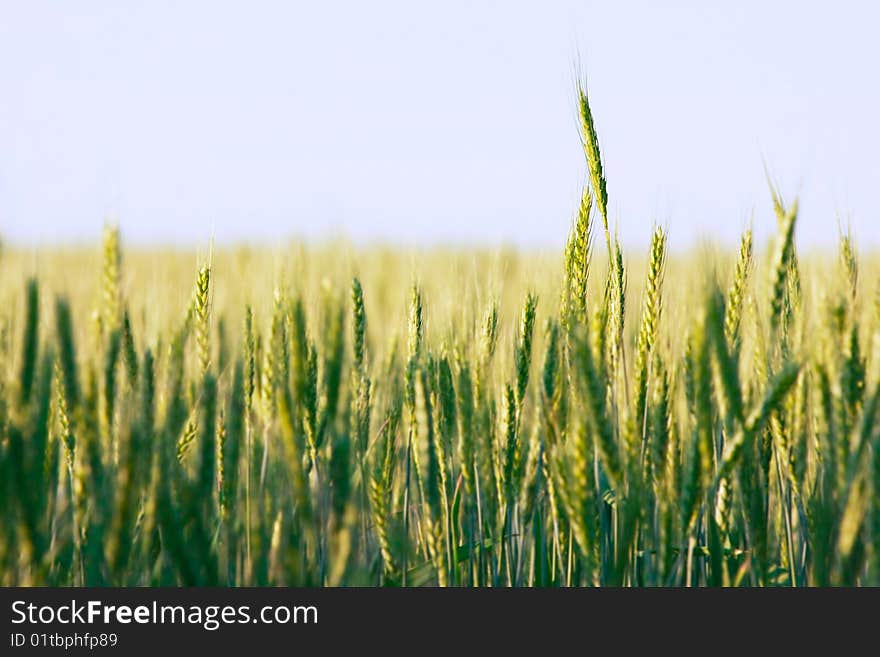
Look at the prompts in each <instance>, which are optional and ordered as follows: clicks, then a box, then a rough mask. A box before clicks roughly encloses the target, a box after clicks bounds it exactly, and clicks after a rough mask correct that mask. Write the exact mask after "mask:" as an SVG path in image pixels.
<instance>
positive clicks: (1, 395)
mask: <svg viewBox="0 0 880 657" xmlns="http://www.w3.org/2000/svg"><path fill="white" fill-rule="evenodd" d="M578 99H579V110H580V112H579V113H580V117H581V129H582V135H581V136H582V140H583V144H584V152H585V156H586V164H585V179H586V182H585V186H584V193H583V199H582V202H581V205H580V207H579V208H577V209H576V211H575V212H574V218H573V220H572V226H571V233H570V235H569V237H568V241H567V243H566V246H565V249H564V252H562V253H539V252H525V251H517V250H513V249H506V250H505V249H499V250H495V251H489V250H485V249H483V250H480V249H471V250H467V249H443V248H439V247H438V248H426V249H421V250H410V251H404V250H401V249H396V248H393V247H369V248H367V247H357V246H354V245H352V244H348V243H346V242H344V241H339V240H337V241H331V242H327V243H324V244H310V245H302V244H297V243H291V244H289V245H286V246H283V247H278V248H275V249H270V248H268V247H261V246H241V247H223V248H216V249H205V252H204V253H201V254H197V253H194V252H192V251H186V250H179V251H173V250H169V249H162V250H159V249H137V248H125V247H124V245H123V243H122V236H120V234H119V232H118V230H116V229H115V228H112V227H108V228H107V229H106V231H105V235H104V240H103V244H102V245H100V246H99V247H96V248H83V247H76V248H74V247H71V248H67V249H63V248H38V249H35V250H26V249H21V248H14V247H7V248H5V249H4V250H3V251H2V252H0V386H2V387H0V481H2V493H0V518H2V522H0V584H2V585H4V586H9V585H28V586H37V585H61V586H67V585H85V586H97V585H138V586H144V585H146V586H152V585H157V586H158V585H171V586H176V585H185V586H189V585H221V586H227V585H228V586H242V585H258V586H262V585H299V586H424V585H429V586H430V585H439V586H829V585H831V586H841V585H846V586H849V585H875V586H876V585H880V423H878V421H877V416H878V411H880V295H878V292H880V288H878V285H877V281H878V277H877V271H876V270H877V263H876V262H875V261H874V259H873V258H861V259H860V257H859V255H858V251H857V245H856V244H855V242H854V240H853V239H852V237H851V236H850V235H848V234H847V233H845V232H844V233H843V234H840V231H838V230H837V229H836V227H834V224H833V222H829V226H830V228H829V236H828V240H829V243H834V240H837V245H836V246H834V247H833V248H831V249H828V250H827V252H825V253H812V254H809V255H807V256H803V257H801V256H800V255H799V254H798V252H797V248H796V241H795V234H796V229H797V214H798V205H797V201H796V200H795V199H784V198H783V197H782V195H781V194H780V193H779V192H778V191H777V190H776V189H775V188H773V187H772V186H771V194H770V199H771V202H768V204H767V212H766V213H763V214H761V215H760V216H762V217H765V218H766V220H767V221H771V222H774V226H775V228H774V230H775V237H774V238H773V239H772V240H771V241H770V242H769V243H768V244H758V243H755V242H754V240H753V238H752V232H751V231H750V230H746V231H745V232H744V234H743V236H742V239H741V242H740V245H739V248H738V249H733V250H730V252H728V250H725V249H723V248H716V247H705V248H701V249H697V250H694V251H693V252H691V253H676V255H671V254H669V253H668V249H669V244H670V242H671V241H674V239H675V235H674V234H670V235H668V234H667V232H668V231H667V230H666V229H665V228H663V227H660V226H655V227H653V229H652V228H651V227H650V226H649V227H648V229H647V230H652V236H651V247H650V249H649V251H648V252H647V253H630V252H628V251H626V250H625V249H624V247H623V245H621V244H620V242H619V240H618V239H617V238H616V237H615V229H614V226H613V225H609V219H608V193H607V190H606V182H605V177H604V173H603V167H602V156H601V152H600V149H599V141H598V138H597V134H596V127H595V124H594V120H593V117H592V113H591V111H590V106H589V102H588V98H587V96H586V94H585V93H584V92H583V90H581V91H580V93H579V96H578Z"/></svg>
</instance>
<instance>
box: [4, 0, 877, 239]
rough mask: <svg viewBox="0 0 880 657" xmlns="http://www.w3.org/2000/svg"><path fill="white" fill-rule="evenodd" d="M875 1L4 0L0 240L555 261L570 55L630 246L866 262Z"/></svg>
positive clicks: (573, 151) (573, 144)
mask: <svg viewBox="0 0 880 657" xmlns="http://www.w3.org/2000/svg"><path fill="white" fill-rule="evenodd" d="M712 5H715V6H712ZM876 6H877V5H876V4H875V3H867V2H835V3H828V2H825V3H818V2H816V3H814V2H766V1H764V2H753V1H737V2H727V3H724V4H723V5H722V3H707V2H677V3H669V2H617V1H613V2H612V1H611V0H606V1H605V2H530V3H525V2H462V1H453V0H447V1H445V2H442V3H439V2H438V3H432V4H431V5H429V4H428V3H417V2H379V1H375V0H374V1H371V2H308V3H305V2H303V3H297V2H260V1H252V2H237V3H222V2H194V1H191V2H180V1H178V2H164V1H159V0H153V1H150V2H133V1H132V2H110V1H105V2H97V1H91V2H89V1H84V0H80V1H77V2H61V1H59V2H44V1H36V0H21V1H18V2H12V1H10V0H0V235H2V236H4V237H5V238H6V239H10V240H12V241H14V242H19V243H31V242H38V241H44V240H51V241H55V242H64V241H69V240H87V239H94V238H96V237H97V236H98V235H99V234H100V230H101V227H102V225H103V223H104V221H105V219H107V217H115V218H116V220H118V222H119V223H120V225H121V226H122V230H123V233H124V236H125V238H126V240H128V241H130V242H131V241H140V242H177V243H186V244H192V245H203V244H205V243H207V241H208V239H209V238H210V236H211V234H212V233H213V234H214V236H215V239H216V240H218V241H221V242H230V241H234V240H237V239H241V238H244V237H250V238H252V239H260V240H277V239H281V238H286V237H290V236H296V235H306V236H311V237H320V236H324V235H328V234H329V235H332V234H337V233H342V234H346V235H349V236H350V237H352V238H354V239H357V240H364V239H366V240H371V239H380V240H399V241H402V242H405V243H413V242H418V243H430V242H434V241H444V242H449V241H452V242H462V241H466V242H478V243H500V242H511V243H515V244H520V245H528V244H538V245H542V246H555V245H559V244H561V243H562V242H563V240H564V238H565V234H566V232H567V229H568V226H569V221H570V218H571V213H572V209H573V208H574V207H575V205H576V202H577V198H578V193H579V188H580V185H581V184H582V181H583V179H584V169H585V163H584V159H583V154H582V151H581V150H580V144H579V141H578V136H577V131H576V121H575V110H574V91H573V89H574V84H573V81H574V68H575V62H576V61H577V60H579V61H580V69H581V70H582V71H583V72H584V73H585V74H586V75H587V76H588V82H589V85H588V86H589V90H590V94H591V98H592V104H593V110H594V115H595V117H596V121H597V125H598V130H599V138H600V143H601V146H602V152H603V155H604V156H605V160H606V173H607V178H608V192H609V202H610V208H611V211H612V214H613V216H614V217H616V218H617V219H618V220H619V224H620V230H621V233H622V235H623V238H624V240H625V242H626V244H627V245H629V246H630V247H634V246H635V247H638V246H643V245H644V244H645V243H646V242H647V240H648V236H649V233H650V228H651V225H652V223H654V222H655V221H659V222H661V223H663V224H665V225H667V226H668V227H669V229H670V231H671V243H672V244H673V245H674V246H681V247H683V246H687V245H689V244H692V243H693V242H694V240H695V239H697V238H700V237H703V236H706V235H711V236H715V237H716V238H718V239H722V240H732V239H734V238H735V236H736V235H738V233H739V232H740V230H741V229H742V228H743V226H744V225H746V224H747V223H748V221H749V217H750V216H751V215H752V212H753V211H754V219H753V221H754V224H755V227H756V229H757V230H758V231H759V232H762V233H766V231H767V230H768V229H769V228H770V227H772V225H773V219H772V213H771V210H770V203H769V194H768V191H767V186H766V182H765V177H764V169H763V164H762V159H763V160H766V161H767V164H768V166H769V168H770V171H771V173H772V174H773V175H774V176H775V177H776V178H777V179H778V181H779V182H780V185H781V188H782V190H783V191H784V192H785V193H786V195H787V196H792V195H794V194H795V193H798V194H799V195H800V198H801V207H802V213H801V224H800V226H799V231H800V238H801V243H802V244H808V245H811V244H823V243H828V242H829V241H830V240H834V239H836V235H837V223H838V217H842V218H843V220H844V221H846V220H848V221H849V222H850V223H851V225H852V227H853V228H854V230H855V231H856V234H857V235H858V237H859V238H860V240H861V242H862V244H863V245H865V244H867V243H871V244H874V245H878V244H880V193H878V190H877V187H878V183H880V128H878V121H880V87H878V82H877V80H878V75H877V71H876V68H877V62H880V45H878V39H877V38H876V30H877V25H878V23H880V10H878V9H876V8H875V7H876Z"/></svg>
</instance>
